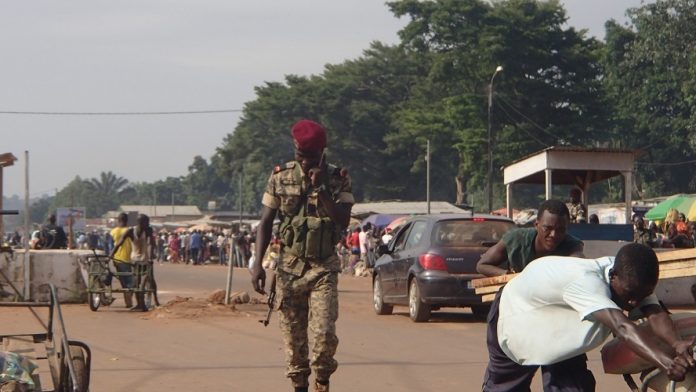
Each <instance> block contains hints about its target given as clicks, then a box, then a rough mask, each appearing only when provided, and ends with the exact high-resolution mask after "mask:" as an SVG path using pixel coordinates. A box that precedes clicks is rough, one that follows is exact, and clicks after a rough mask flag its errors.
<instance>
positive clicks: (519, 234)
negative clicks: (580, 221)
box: [502, 227, 582, 272]
mask: <svg viewBox="0 0 696 392" xmlns="http://www.w3.org/2000/svg"><path fill="white" fill-rule="evenodd" d="M536 236H537V231H536V229H535V228H533V227H528V228H522V229H516V230H512V231H508V232H507V233H505V234H504V235H503V238H502V241H503V243H504V244H505V250H506V251H507V258H508V263H509V264H510V269H511V270H512V271H513V272H522V270H523V269H524V267H526V266H527V264H529V263H531V262H532V260H534V259H536V258H537V257H538V256H537V255H536V251H535V250H534V239H536ZM581 244H582V241H580V240H579V239H578V238H576V237H573V236H572V235H570V234H566V236H565V238H564V239H563V241H561V243H560V244H558V247H557V248H556V250H554V251H553V252H551V253H550V254H548V256H570V254H571V252H573V251H574V250H575V249H577V247H578V246H579V245H581Z"/></svg>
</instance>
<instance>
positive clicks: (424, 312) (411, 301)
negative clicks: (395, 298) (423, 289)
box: [408, 278, 430, 323]
mask: <svg viewBox="0 0 696 392" xmlns="http://www.w3.org/2000/svg"><path fill="white" fill-rule="evenodd" d="M408 315H409V317H411V320H413V321H415V322H417V323H422V322H423V321H428V319H430V305H428V304H426V303H423V300H422V299H421V295H420V290H419V289H418V283H417V282H416V279H415V278H414V279H412V280H411V284H410V285H409V288H408Z"/></svg>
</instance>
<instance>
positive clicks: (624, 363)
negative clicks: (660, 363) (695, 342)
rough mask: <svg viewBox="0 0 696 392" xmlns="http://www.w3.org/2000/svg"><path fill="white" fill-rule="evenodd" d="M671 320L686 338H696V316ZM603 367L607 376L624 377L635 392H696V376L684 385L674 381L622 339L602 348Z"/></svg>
mask: <svg viewBox="0 0 696 392" xmlns="http://www.w3.org/2000/svg"><path fill="white" fill-rule="evenodd" d="M670 317H671V318H672V321H673V322H674V326H675V328H676V330H677V332H678V333H679V335H680V336H681V337H682V338H688V337H693V336H696V314H695V313H676V314H670ZM645 327H647V326H645ZM602 364H603V365H604V373H607V374H621V375H623V378H624V381H626V384H627V385H628V387H629V388H630V389H631V391H634V392H638V391H640V392H645V391H648V390H649V389H650V390H653V391H669V392H686V391H696V374H694V373H689V374H687V376H686V378H685V379H684V381H681V382H675V381H670V380H669V379H668V378H667V375H666V374H665V373H664V372H663V371H662V370H661V369H659V368H655V365H653V364H652V363H650V362H648V361H647V360H645V359H643V358H641V357H640V356H638V355H637V354H636V353H634V352H633V350H631V349H630V348H629V346H628V343H626V342H624V341H621V340H619V339H618V338H614V339H613V340H611V341H609V342H608V343H606V344H605V345H604V346H603V347H602ZM633 375H639V380H640V386H639V385H638V384H637V383H636V381H635V380H634V379H633Z"/></svg>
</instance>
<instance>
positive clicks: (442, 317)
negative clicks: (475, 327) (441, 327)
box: [394, 312, 486, 324]
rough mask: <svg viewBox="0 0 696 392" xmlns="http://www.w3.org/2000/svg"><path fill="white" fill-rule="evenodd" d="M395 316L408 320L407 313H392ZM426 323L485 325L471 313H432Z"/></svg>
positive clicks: (480, 318)
mask: <svg viewBox="0 0 696 392" xmlns="http://www.w3.org/2000/svg"><path fill="white" fill-rule="evenodd" d="M394 315H396V316H402V317H405V318H408V312H394ZM428 323H470V324H485V323H486V320H485V319H484V318H482V317H478V316H474V315H473V314H471V313H460V312H433V313H432V314H431V315H430V320H428Z"/></svg>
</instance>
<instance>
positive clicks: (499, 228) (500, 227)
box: [433, 219, 515, 247]
mask: <svg viewBox="0 0 696 392" xmlns="http://www.w3.org/2000/svg"><path fill="white" fill-rule="evenodd" d="M514 228H515V225H514V224H512V223H511V222H505V221H499V220H485V219H462V220H448V221H441V222H438V223H436V224H435V228H434V230H433V243H434V244H435V245H438V246H445V247H447V246H453V247H454V246H481V245H490V243H491V242H497V241H498V240H500V238H502V236H503V234H505V233H507V232H508V231H510V230H512V229H514Z"/></svg>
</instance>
